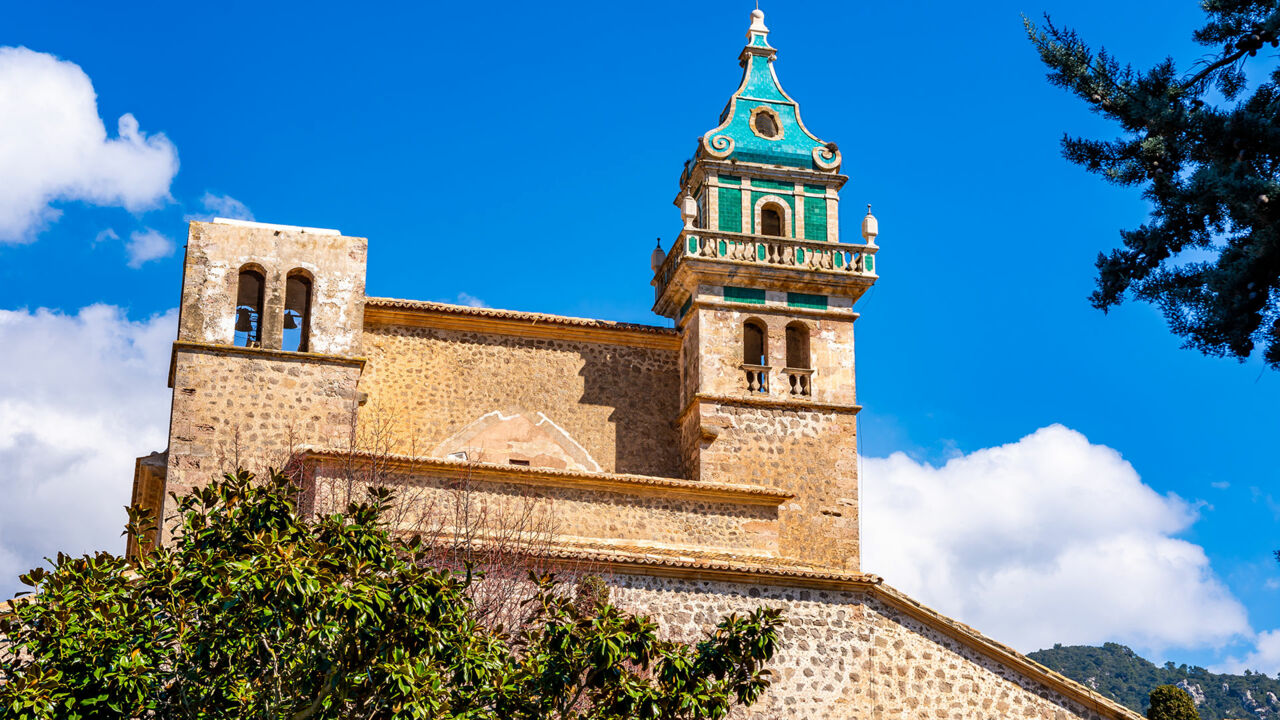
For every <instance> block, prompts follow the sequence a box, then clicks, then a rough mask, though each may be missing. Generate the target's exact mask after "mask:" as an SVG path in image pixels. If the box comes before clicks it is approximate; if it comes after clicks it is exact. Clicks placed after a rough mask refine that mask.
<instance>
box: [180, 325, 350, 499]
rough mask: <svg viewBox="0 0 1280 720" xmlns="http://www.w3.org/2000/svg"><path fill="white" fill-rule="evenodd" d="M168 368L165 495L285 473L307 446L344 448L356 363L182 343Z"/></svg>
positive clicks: (347, 431) (267, 351)
mask: <svg viewBox="0 0 1280 720" xmlns="http://www.w3.org/2000/svg"><path fill="white" fill-rule="evenodd" d="M173 362H174V366H173V410H172V415H171V416H170V421H169V464H168V471H167V478H166V494H167V493H178V494H179V495H182V494H186V493H187V492H189V491H190V490H191V489H192V488H193V487H197V486H201V485H204V484H206V483H208V482H209V480H210V479H212V478H213V477H216V476H217V475H218V474H220V473H222V472H225V471H228V470H233V469H235V467H236V466H237V465H239V466H241V467H245V468H247V469H251V470H254V471H258V472H261V471H265V470H266V469H267V468H268V467H270V466H274V467H283V464H284V463H285V462H286V461H287V459H288V457H289V454H290V452H291V451H292V450H294V449H296V448H299V447H302V446H305V445H318V446H322V447H346V446H347V443H348V439H349V438H350V436H351V428H352V422H353V421H354V417H355V416H354V411H355V407H356V405H355V402H356V384H357V382H358V380H359V378H360V363H359V362H356V361H350V360H344V359H341V358H326V357H324V356H315V355H310V354H307V353H284V352H279V351H270V350H255V349H250V348H234V347H205V346H193V345H183V344H181V343H180V344H179V345H178V346H177V347H176V348H175V352H174V361H173Z"/></svg>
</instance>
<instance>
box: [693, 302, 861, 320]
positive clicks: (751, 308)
mask: <svg viewBox="0 0 1280 720" xmlns="http://www.w3.org/2000/svg"><path fill="white" fill-rule="evenodd" d="M692 307H706V308H715V309H716V310H732V311H733V312H739V313H744V314H746V315H786V316H787V317H799V316H803V317H813V318H827V319H830V320H844V321H847V322H853V321H854V320H857V319H858V318H860V317H862V316H861V314H859V313H856V312H854V311H853V310H851V309H848V308H843V309H835V310H832V309H827V310H818V309H816V308H801V307H791V306H790V305H769V304H768V303H766V304H764V305H748V304H745V303H735V302H729V301H728V300H700V299H698V298H697V297H696V296H695V297H694V299H693V305H692ZM685 316H686V317H688V314H687V313H686V315H685Z"/></svg>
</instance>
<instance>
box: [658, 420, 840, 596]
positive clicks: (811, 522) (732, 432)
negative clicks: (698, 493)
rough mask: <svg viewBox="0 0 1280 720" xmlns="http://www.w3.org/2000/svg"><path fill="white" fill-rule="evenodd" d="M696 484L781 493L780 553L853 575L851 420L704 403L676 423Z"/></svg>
mask: <svg viewBox="0 0 1280 720" xmlns="http://www.w3.org/2000/svg"><path fill="white" fill-rule="evenodd" d="M681 426H682V427H681V429H682V432H681V438H682V445H683V446H685V447H687V448H689V452H691V453H692V454H693V455H694V457H696V458H697V466H698V468H699V473H698V475H697V478H698V479H699V480H702V481H705V482H734V483H744V484H747V485H758V486H761V487H770V488H776V489H779V490H785V491H787V492H789V493H791V494H793V495H794V496H795V497H794V499H792V500H790V501H788V502H787V503H786V504H785V505H783V507H782V512H781V527H780V532H781V539H780V550H781V552H782V554H783V555H784V556H785V557H788V558H792V559H795V560H797V561H801V562H804V563H810V564H813V565H818V566H822V567H827V568H833V569H841V570H849V571H854V570H857V569H858V553H859V548H858V543H859V538H858V459H857V427H856V416H855V415H854V413H853V412H851V411H848V410H843V409H838V408H832V409H817V408H806V407H796V406H788V405H785V404H773V405H768V404H750V403H749V402H746V401H743V402H741V403H733V402H729V401H723V400H722V401H707V402H700V403H695V404H693V405H692V406H691V407H690V409H689V410H688V411H686V414H685V416H684V417H683V418H682V423H681Z"/></svg>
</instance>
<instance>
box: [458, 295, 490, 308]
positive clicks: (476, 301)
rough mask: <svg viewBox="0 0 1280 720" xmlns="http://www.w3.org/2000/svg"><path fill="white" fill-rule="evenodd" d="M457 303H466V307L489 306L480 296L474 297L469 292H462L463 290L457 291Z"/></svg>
mask: <svg viewBox="0 0 1280 720" xmlns="http://www.w3.org/2000/svg"><path fill="white" fill-rule="evenodd" d="M457 303H458V304H459V305H466V306H467V307H473V308H487V307H489V305H488V304H487V303H485V301H483V300H481V299H480V298H478V297H476V296H475V295H472V294H470V293H464V292H460V293H458V300H457Z"/></svg>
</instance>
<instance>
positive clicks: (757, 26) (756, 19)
mask: <svg viewBox="0 0 1280 720" xmlns="http://www.w3.org/2000/svg"><path fill="white" fill-rule="evenodd" d="M747 32H749V33H764V34H766V35H767V34H768V33H769V28H767V27H765V25H764V11H763V10H761V9H760V3H758V2H757V3H756V9H755V10H752V11H751V27H750V28H749V29H748V30H747Z"/></svg>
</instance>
